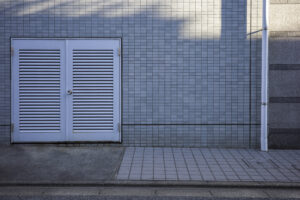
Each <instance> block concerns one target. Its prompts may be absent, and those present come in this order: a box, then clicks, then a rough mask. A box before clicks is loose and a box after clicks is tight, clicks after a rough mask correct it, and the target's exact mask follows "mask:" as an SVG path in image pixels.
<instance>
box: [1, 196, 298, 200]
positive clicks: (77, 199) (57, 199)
mask: <svg viewBox="0 0 300 200" xmlns="http://www.w3.org/2000/svg"><path fill="white" fill-rule="evenodd" d="M255 199H257V198H255ZM259 199H260V198H259ZM263 199H264V200H265V199H266V198H263ZM267 199H270V200H273V199H274V200H295V199H291V198H288V199H278V198H267ZM0 200H253V198H205V197H204V198H202V197H132V196H127V197H119V196H105V197H101V196H98V197H96V196H48V197H45V196H34V197H28V196H27V197H17V196H14V197H12V196H2V197H0Z"/></svg>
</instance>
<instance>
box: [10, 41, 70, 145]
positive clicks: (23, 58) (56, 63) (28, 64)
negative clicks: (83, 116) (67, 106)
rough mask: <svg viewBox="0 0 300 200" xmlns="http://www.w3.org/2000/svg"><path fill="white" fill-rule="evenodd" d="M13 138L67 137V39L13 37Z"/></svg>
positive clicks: (46, 138)
mask: <svg viewBox="0 0 300 200" xmlns="http://www.w3.org/2000/svg"><path fill="white" fill-rule="evenodd" d="M12 46H13V48H14V54H15V55H14V56H13V59H12V65H13V67H12V81H13V83H12V86H13V88H12V89H13V92H12V100H13V105H12V107H13V112H12V119H13V122H14V124H15V128H14V132H13V137H12V140H13V141H14V142H36V141H41V140H42V141H45V142H50V141H64V140H65V139H66V138H65V121H64V113H65V112H64V103H65V98H64V95H63V88H64V85H65V83H64V79H63V77H64V75H65V73H64V72H65V68H64V66H65V65H64V59H63V57H64V48H65V45H64V42H63V41H53V42H49V41H44V40H41V41H40V40H34V41H13V42H12Z"/></svg>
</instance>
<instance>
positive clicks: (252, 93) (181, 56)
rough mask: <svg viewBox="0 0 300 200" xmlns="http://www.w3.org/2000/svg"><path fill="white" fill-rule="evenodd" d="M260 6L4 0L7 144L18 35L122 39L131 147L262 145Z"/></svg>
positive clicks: (255, 1)
mask: <svg viewBox="0 0 300 200" xmlns="http://www.w3.org/2000/svg"><path fill="white" fill-rule="evenodd" d="M260 4H261V2H260V1H259V0H247V1H245V0H238V1H237V0H160V1H158V0H148V1H143V0H124V1H117V0H111V1H103V0H33V1H23V0H22V1H21V0H4V1H1V2H0V9H1V10H0V43H1V46H0V59H1V61H0V76H1V77H0V83H1V87H0V102H1V104H0V110H1V114H0V120H1V127H0V130H1V131H0V134H1V135H0V141H1V142H3V143H9V134H10V133H9V128H8V126H7V125H8V124H9V123H10V120H9V118H10V50H9V47H10V38H11V37H27V38H28V37H40V38H45V37H50V38H54V37H66V38H68V37H85V38H90V37H121V38H122V47H123V52H122V59H123V64H122V68H123V73H122V75H123V79H122V80H123V82H122V84H123V98H122V101H123V105H122V106H123V112H122V120H123V126H122V129H123V134H122V136H123V144H124V145H127V146H175V147H176V146H180V147H182V146H185V147H196V146H197V147H199V146H218V147H256V146H257V144H258V143H257V141H258V133H259V117H260V112H259V104H258V101H259V94H260V48H261V46H260V32H256V31H258V30H260V29H261V27H260V25H261V15H260V13H261V5H260ZM252 32H253V33H252ZM254 32H256V33H254ZM251 33H252V34H251ZM250 39H251V40H250Z"/></svg>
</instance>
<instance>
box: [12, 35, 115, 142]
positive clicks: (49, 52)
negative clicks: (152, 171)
mask: <svg viewBox="0 0 300 200" xmlns="http://www.w3.org/2000/svg"><path fill="white" fill-rule="evenodd" d="M12 46H13V50H14V54H13V57H12V75H13V76H12V85H13V87H12V92H13V95H12V106H13V109H12V121H13V123H14V130H13V137H12V140H13V141H14V142H51V141H53V142H55V141H119V140H120V133H119V132H120V131H119V130H118V126H119V122H120V119H119V118H120V108H119V104H120V98H119V84H120V82H119V70H120V58H119V55H118V51H119V48H120V41H119V40H20V39H16V40H13V41H12Z"/></svg>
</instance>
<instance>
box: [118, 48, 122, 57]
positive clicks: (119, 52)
mask: <svg viewBox="0 0 300 200" xmlns="http://www.w3.org/2000/svg"><path fill="white" fill-rule="evenodd" d="M120 55H121V49H120V48H118V56H120Z"/></svg>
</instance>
